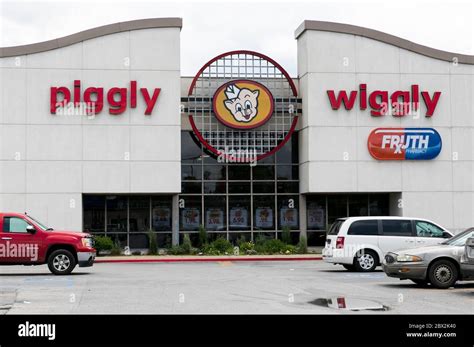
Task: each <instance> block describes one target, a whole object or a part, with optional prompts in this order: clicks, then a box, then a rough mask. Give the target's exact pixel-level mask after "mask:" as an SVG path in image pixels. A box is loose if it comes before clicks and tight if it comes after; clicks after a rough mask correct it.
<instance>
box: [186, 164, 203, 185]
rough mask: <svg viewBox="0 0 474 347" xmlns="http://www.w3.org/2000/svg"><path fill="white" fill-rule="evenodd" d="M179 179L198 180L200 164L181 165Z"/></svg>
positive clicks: (200, 177) (200, 175)
mask: <svg viewBox="0 0 474 347" xmlns="http://www.w3.org/2000/svg"><path fill="white" fill-rule="evenodd" d="M181 179H182V180H185V181H186V180H187V181H196V180H197V181H200V180H201V179H202V166H201V165H184V164H183V165H181Z"/></svg>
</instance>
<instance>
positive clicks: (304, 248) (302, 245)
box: [296, 236, 308, 254]
mask: <svg viewBox="0 0 474 347" xmlns="http://www.w3.org/2000/svg"><path fill="white" fill-rule="evenodd" d="M296 251H297V252H298V253H299V254H305V253H308V241H307V240H306V237H304V236H302V237H301V238H300V241H299V242H298V245H297V246H296Z"/></svg>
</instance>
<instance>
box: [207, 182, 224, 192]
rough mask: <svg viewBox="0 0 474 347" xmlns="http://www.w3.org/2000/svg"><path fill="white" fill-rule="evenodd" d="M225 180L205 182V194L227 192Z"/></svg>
mask: <svg viewBox="0 0 474 347" xmlns="http://www.w3.org/2000/svg"><path fill="white" fill-rule="evenodd" d="M225 192H226V185H225V181H221V182H206V183H204V194H225Z"/></svg>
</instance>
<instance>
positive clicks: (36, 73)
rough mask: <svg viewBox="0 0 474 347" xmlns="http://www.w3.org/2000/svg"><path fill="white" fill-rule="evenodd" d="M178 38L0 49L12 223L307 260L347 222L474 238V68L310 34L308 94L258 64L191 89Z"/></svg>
mask: <svg viewBox="0 0 474 347" xmlns="http://www.w3.org/2000/svg"><path fill="white" fill-rule="evenodd" d="M181 26H182V22H181V19H178V18H161V19H146V20H138V21H131V22H125V23H117V24H112V25H107V26H104V27H99V28H95V29H91V30H88V31H85V32H81V33H78V34H74V35H71V36H68V37H65V38H61V39H57V40H52V41H48V42H43V43H39V44H33V45H27V46H19V47H8V48H1V49H0V67H1V70H0V73H1V76H0V77H1V78H0V83H1V85H0V89H1V90H2V96H1V100H2V105H1V108H0V112H1V114H0V134H1V142H0V144H1V151H0V155H1V157H0V163H1V165H0V183H1V186H0V210H1V211H20V212H23V211H27V212H28V213H30V214H32V215H34V216H35V217H36V218H38V219H40V220H43V221H44V222H45V223H46V224H49V225H51V226H53V227H55V228H56V229H72V230H87V231H90V232H93V233H94V234H97V235H108V236H111V237H112V238H113V239H115V240H117V241H118V242H120V243H121V244H122V245H123V246H127V245H128V246H129V247H130V248H146V247H147V244H148V241H147V232H148V230H150V229H151V230H153V231H155V232H156V233H157V235H158V242H159V245H160V246H162V247H166V246H169V245H171V244H173V243H178V242H179V240H180V239H182V237H183V235H184V234H190V235H191V236H192V238H193V237H196V235H197V232H198V229H199V226H200V225H202V226H204V227H205V228H206V229H207V230H208V232H209V234H210V235H211V236H212V237H219V236H222V237H226V238H228V239H229V240H231V241H236V240H237V239H240V238H246V239H248V240H250V239H256V238H257V237H259V235H260V236H265V237H278V236H279V235H280V234H281V230H282V229H283V228H289V229H291V231H292V235H293V240H294V242H295V243H296V242H297V240H298V239H299V238H300V237H301V236H306V237H307V238H308V243H309V245H322V243H323V242H324V237H325V231H326V230H327V228H328V226H329V225H330V224H331V223H332V222H333V221H334V219H335V218H338V217H345V216H361V215H399V216H415V217H422V218H428V219H432V220H434V221H436V222H438V223H439V224H442V225H443V226H445V227H447V228H448V229H451V230H453V231H460V230H462V229H464V228H467V227H469V226H472V225H474V190H473V188H474V175H473V160H474V140H473V139H474V102H473V100H474V56H466V55H460V54H453V53H449V52H444V51H439V50H435V49H431V48H428V47H424V46H421V45H417V44H414V43H412V42H409V41H406V40H403V39H401V38H397V37H394V36H391V35H388V34H384V33H381V32H378V31H374V30H371V29H366V28H361V27H355V26H350V25H343V24H337V23H327V22H315V21H305V22H303V23H302V24H301V26H300V27H299V28H298V29H297V30H296V33H295V36H296V39H297V40H298V62H297V63H298V76H296V77H290V76H289V75H288V74H287V73H286V71H285V69H284V67H282V66H280V65H279V64H278V62H276V61H274V60H273V59H271V58H270V57H268V56H266V55H263V54H261V53H258V52H251V51H233V52H227V53H223V54H222V55H220V56H218V57H214V58H213V57H209V58H210V60H209V62H207V63H206V62H202V63H203V68H202V69H201V70H200V71H199V72H197V74H196V76H193V77H182V76H181V72H180V30H181ZM211 58H212V59H211Z"/></svg>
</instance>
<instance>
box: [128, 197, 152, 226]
mask: <svg viewBox="0 0 474 347" xmlns="http://www.w3.org/2000/svg"><path fill="white" fill-rule="evenodd" d="M129 208H130V212H129V213H130V216H129V225H130V232H138V231H148V230H150V197H148V196H147V197H130V198H129Z"/></svg>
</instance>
